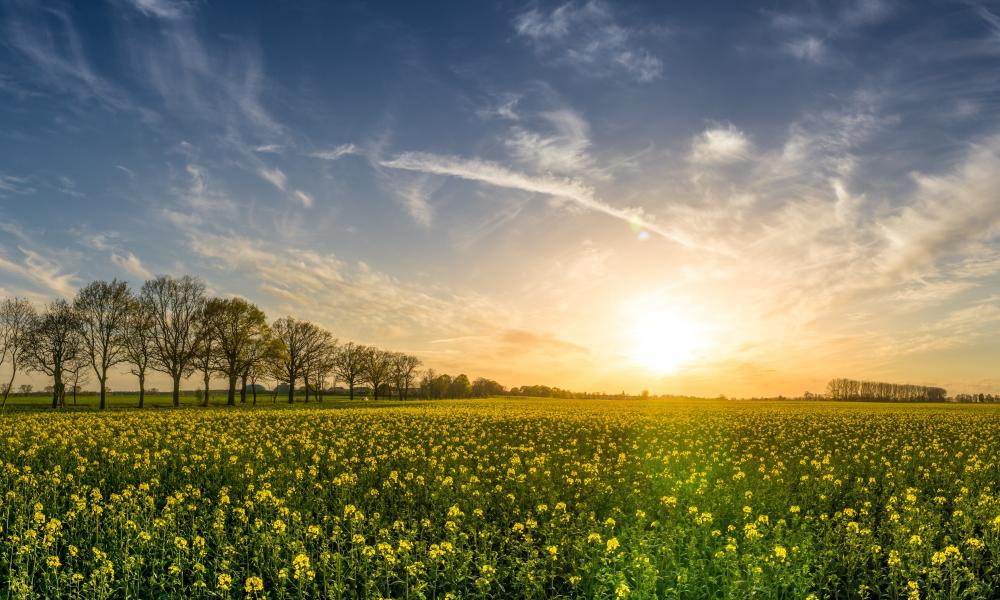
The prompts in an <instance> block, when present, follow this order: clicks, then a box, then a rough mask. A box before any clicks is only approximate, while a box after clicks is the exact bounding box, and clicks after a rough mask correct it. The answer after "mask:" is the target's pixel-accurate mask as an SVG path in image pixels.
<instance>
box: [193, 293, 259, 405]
mask: <svg viewBox="0 0 1000 600" xmlns="http://www.w3.org/2000/svg"><path fill="white" fill-rule="evenodd" d="M205 313H206V321H205V324H206V328H207V333H208V337H209V338H211V339H212V340H214V341H215V343H217V345H218V348H217V352H216V354H215V360H216V366H217V368H218V371H219V372H220V373H222V374H223V375H225V377H226V380H227V382H228V384H229V387H228V392H227V394H226V404H228V405H229V406H235V405H236V380H237V379H239V378H240V377H242V376H243V375H244V374H245V373H247V371H248V370H249V366H250V360H251V358H252V356H251V355H252V352H253V349H254V347H256V346H257V345H259V344H260V343H261V342H262V341H263V340H264V339H265V337H266V336H267V335H268V330H269V329H270V328H269V327H268V326H267V316H266V315H264V311H262V310H260V309H259V308H257V307H256V306H255V305H253V304H251V303H249V302H247V301H246V300H244V299H242V298H213V299H211V300H209V301H208V304H207V305H206V307H205ZM242 394H243V397H245V394H246V382H245V381H244V386H243V392H242Z"/></svg>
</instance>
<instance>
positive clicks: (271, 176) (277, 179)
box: [257, 167, 288, 192]
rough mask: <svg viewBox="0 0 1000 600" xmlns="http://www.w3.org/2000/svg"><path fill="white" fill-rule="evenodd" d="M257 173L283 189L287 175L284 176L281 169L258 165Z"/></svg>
mask: <svg viewBox="0 0 1000 600" xmlns="http://www.w3.org/2000/svg"><path fill="white" fill-rule="evenodd" d="M257 174H258V175H260V177H261V179H263V180H264V181H266V182H268V183H270V184H271V185H273V186H274V187H276V188H278V189H279V190H281V191H282V192H283V191H285V185H286V184H287V183H288V177H286V176H285V174H284V172H282V170H281V169H278V168H274V169H269V168H267V167H260V168H259V169H257Z"/></svg>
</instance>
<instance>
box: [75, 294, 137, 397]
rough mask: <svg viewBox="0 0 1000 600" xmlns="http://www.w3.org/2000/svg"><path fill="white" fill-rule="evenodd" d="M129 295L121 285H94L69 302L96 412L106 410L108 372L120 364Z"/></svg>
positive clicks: (123, 348) (123, 354) (123, 358)
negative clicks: (94, 390)
mask: <svg viewBox="0 0 1000 600" xmlns="http://www.w3.org/2000/svg"><path fill="white" fill-rule="evenodd" d="M130 299H131V295H130V293H129V290H128V284H127V283H125V282H124V281H118V280H117V279H112V280H111V281H94V282H91V283H89V284H87V285H86V286H84V287H82V288H80V291H79V292H77V294H76V299H75V300H74V301H73V308H74V310H75V311H76V314H77V317H78V319H79V323H80V332H81V339H82V341H83V347H84V350H85V351H86V355H87V358H88V359H89V361H90V366H91V367H92V368H93V369H94V374H95V375H96V376H97V384H98V386H99V387H100V394H101V397H100V401H99V404H98V406H99V408H101V409H102V410H103V409H104V408H106V407H107V390H106V387H107V381H108V369H109V368H111V367H113V366H114V365H117V364H118V363H120V362H123V361H124V360H125V358H126V356H125V337H126V324H127V322H128V313H129V301H130Z"/></svg>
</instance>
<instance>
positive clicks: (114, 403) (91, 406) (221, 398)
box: [6, 390, 391, 412]
mask: <svg viewBox="0 0 1000 600" xmlns="http://www.w3.org/2000/svg"><path fill="white" fill-rule="evenodd" d="M304 398H305V396H303V395H296V403H303V401H304ZM363 400H364V397H363V396H355V398H354V401H353V403H351V402H350V401H349V398H348V396H347V395H324V396H323V403H322V404H320V403H318V402H316V400H315V398H314V397H310V404H313V403H316V404H317V405H321V406H329V407H331V408H332V407H334V406H337V407H343V406H345V403H348V404H346V405H352V406H357V405H358V404H359V403H363V402H362V401H363ZM252 401H253V396H252V394H250V393H247V399H246V403H245V406H246V407H252V406H251V403H252ZM200 402H201V401H200V400H199V399H198V398H197V397H196V396H195V394H194V393H193V392H182V393H181V397H180V407H181V408H202V407H201V404H200ZM386 402H391V401H389V400H384V399H380V400H379V403H380V404H382V403H386ZM99 403H100V396H98V395H97V394H96V393H87V394H78V395H77V398H76V401H75V403H74V400H73V397H72V395H67V396H66V407H65V408H61V409H59V410H60V411H69V412H81V411H82V412H89V411H96V410H98V406H99ZM107 403H108V408H109V409H112V410H121V409H135V408H137V407H138V405H139V394H138V393H120V394H119V393H113V394H108V396H107ZM236 403H237V404H238V405H239V404H240V399H239V393H238V392H237V396H236ZM369 404H370V402H369ZM287 405H288V396H287V395H281V394H279V395H278V397H277V398H275V401H274V402H272V399H271V394H270V392H267V393H262V392H258V393H257V406H258V407H265V406H269V407H270V406H278V407H282V406H287ZM209 406H210V407H225V406H226V392H225V390H220V391H218V392H214V391H213V394H212V396H211V398H210V399H209ZM51 407H52V397H51V396H47V395H39V394H30V395H24V394H11V395H10V397H9V398H8V399H7V408H6V410H7V411H12V412H23V411H45V410H51ZM145 408H148V409H163V408H173V398H172V396H171V394H170V392H156V393H153V394H151V393H149V392H147V393H146V398H145Z"/></svg>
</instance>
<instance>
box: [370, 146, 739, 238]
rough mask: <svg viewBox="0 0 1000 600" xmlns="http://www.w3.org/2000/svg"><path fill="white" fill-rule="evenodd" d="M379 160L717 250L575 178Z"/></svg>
mask: <svg viewBox="0 0 1000 600" xmlns="http://www.w3.org/2000/svg"><path fill="white" fill-rule="evenodd" d="M379 164H381V165H382V166H384V167H388V168H390V169H404V170H408V171H419V172H422V173H431V174H435V175H447V176H450V177H457V178H459V179H465V180H469V181H476V182H480V183H485V184H489V185H493V186H497V187H502V188H510V189H518V190H523V191H526V192H532V193H537V194H545V195H548V196H553V197H555V198H560V199H564V200H569V201H570V202H573V203H574V204H576V205H578V206H581V207H583V208H586V209H589V210H593V211H596V212H599V213H603V214H606V215H608V216H611V217H614V218H616V219H619V220H621V221H624V222H626V223H629V224H630V225H633V226H636V227H641V228H644V229H647V230H649V231H650V232H652V233H655V234H657V235H659V236H661V237H663V238H666V239H669V240H672V241H674V242H677V243H678V244H681V245H683V246H687V247H689V248H700V249H703V250H711V251H713V252H720V250H718V249H716V248H712V247H710V246H706V245H704V244H701V243H699V242H696V241H695V240H694V239H692V238H690V237H689V236H687V235H685V234H683V233H680V232H677V231H671V230H669V229H667V228H665V227H662V226H660V225H656V224H654V223H653V222H651V221H650V220H649V219H647V218H646V217H645V216H644V214H643V212H642V210H641V209H620V208H615V207H613V206H611V205H609V204H607V203H605V202H604V201H602V200H600V199H598V198H597V197H596V195H595V193H594V190H593V189H592V188H590V187H589V186H586V185H584V184H583V183H581V182H580V181H578V180H575V179H569V178H558V177H552V176H531V175H526V174H524V173H519V172H517V171H512V170H510V169H508V168H507V167H504V166H503V165H500V164H497V163H494V162H490V161H484V160H479V159H462V158H458V157H454V156H439V155H436V154H428V153H424V152H406V153H403V154H401V155H399V156H397V157H396V158H394V159H392V160H384V161H381V162H380V163H379Z"/></svg>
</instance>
